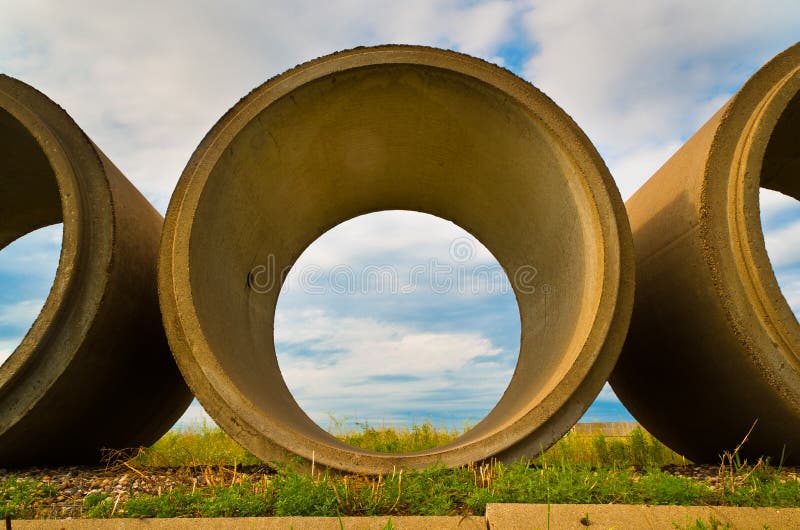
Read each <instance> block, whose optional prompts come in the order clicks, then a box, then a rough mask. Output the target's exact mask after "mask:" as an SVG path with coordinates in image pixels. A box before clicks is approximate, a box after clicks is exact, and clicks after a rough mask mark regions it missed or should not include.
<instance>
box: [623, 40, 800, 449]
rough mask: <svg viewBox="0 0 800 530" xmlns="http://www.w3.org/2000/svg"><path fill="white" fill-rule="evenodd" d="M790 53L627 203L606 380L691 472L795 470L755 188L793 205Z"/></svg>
mask: <svg viewBox="0 0 800 530" xmlns="http://www.w3.org/2000/svg"><path fill="white" fill-rule="evenodd" d="M798 138H800V44H798V45H795V46H793V47H792V48H790V49H788V50H787V51H785V52H783V53H782V54H780V55H778V56H777V57H775V58H774V59H773V60H772V61H770V62H769V63H768V64H767V65H766V66H764V67H763V68H762V69H761V70H759V71H758V72H757V73H756V74H755V75H754V76H753V77H752V78H751V79H750V80H749V81H748V82H747V83H746V84H745V85H744V87H742V89H741V90H740V91H739V92H738V93H737V94H736V95H735V96H734V97H733V98H732V99H731V100H730V101H729V102H728V103H727V104H726V105H725V106H724V107H723V108H722V109H721V110H720V111H719V112H717V114H716V115H715V116H714V117H712V118H711V120H709V121H708V123H706V124H705V125H704V126H703V127H702V128H701V129H700V130H699V131H698V132H697V133H696V134H695V135H694V136H693V137H692V138H691V139H690V140H689V141H688V142H686V145H684V146H683V147H682V148H681V149H680V150H679V151H678V152H677V153H676V154H675V155H674V156H673V157H672V158H671V159H670V160H669V161H668V162H667V163H666V164H665V165H664V166H663V167H662V168H661V169H660V170H658V172H656V174H655V175H653V177H652V178H651V179H650V180H649V181H648V182H647V183H646V184H645V185H644V186H642V188H641V189H640V190H639V191H638V192H637V193H636V194H635V195H634V196H633V197H631V199H630V200H629V201H628V202H627V209H628V214H629V216H630V221H631V227H632V229H633V234H634V245H635V248H636V276H637V278H636V280H637V292H636V303H635V310H634V316H633V320H632V322H631V329H630V334H629V336H628V340H627V342H626V344H625V348H624V350H623V353H622V355H621V357H620V361H619V364H618V365H617V368H616V370H615V371H614V374H613V376H612V378H611V384H612V385H613V388H614V390H615V391H616V393H617V395H618V396H619V397H620V399H621V400H622V402H623V403H624V404H625V406H626V407H628V409H629V410H630V411H631V413H633V415H634V416H635V417H636V419H637V420H639V421H640V422H641V423H642V425H644V426H645V427H646V428H647V429H648V430H649V431H650V432H652V433H653V434H654V435H655V436H657V437H658V438H659V439H660V440H662V441H663V442H664V443H666V444H667V445H668V446H670V447H671V448H672V449H674V450H676V451H677V452H679V453H682V454H684V455H686V456H687V457H689V458H690V459H692V460H694V461H696V462H715V461H719V457H720V455H721V454H722V453H723V452H724V451H732V450H734V449H735V448H736V446H737V445H738V444H739V442H741V441H742V440H743V439H744V438H745V435H746V434H747V433H748V431H749V430H750V428H751V427H752V426H753V425H754V424H755V427H754V428H753V432H752V433H751V434H750V436H749V439H748V441H747V443H746V444H745V445H744V446H743V447H742V451H741V454H742V456H746V457H748V458H750V459H751V461H753V459H755V458H757V457H758V456H762V455H768V456H771V457H772V458H773V462H775V463H777V462H778V460H780V459H781V458H782V457H783V458H784V459H785V461H788V462H800V325H798V322H797V319H796V318H795V316H794V315H793V314H792V311H791V309H790V308H789V305H788V304H787V302H786V300H785V299H784V297H783V295H782V294H781V291H780V289H779V288H778V283H777V281H776V280H775V276H774V274H773V272H772V268H771V266H770V261H769V258H768V256H767V252H766V250H765V247H764V235H763V233H762V231H761V220H760V216H759V187H764V188H770V189H773V190H777V191H780V192H782V193H785V194H787V195H791V196H793V197H795V198H800V179H798V176H799V175H800V142H798Z"/></svg>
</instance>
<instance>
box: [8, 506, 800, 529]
mask: <svg viewBox="0 0 800 530" xmlns="http://www.w3.org/2000/svg"><path fill="white" fill-rule="evenodd" d="M698 521H700V522H702V523H703V524H704V525H707V527H709V528H713V522H714V521H716V522H717V524H719V525H722V527H724V528H730V529H751V528H752V529H756V528H758V529H761V528H769V529H771V530H783V529H785V530H790V529H796V528H800V508H738V507H731V506H640V505H627V504H552V505H549V506H548V505H546V504H489V505H488V506H487V507H486V517H477V516H474V517H466V516H465V517H459V516H453V517H414V516H410V517H342V518H338V517H252V518H197V519H50V520H20V521H12V522H11V529H12V530H32V529H37V530H39V529H40V530H127V529H134V530H137V529H143V530H161V529H170V530H171V529H176V530H182V529H203V528H214V529H215V530H217V529H218V530H234V529H236V530H238V529H245V530H248V529H249V530H278V529H280V530H284V529H292V530H310V529H320V530H342V529H344V530H362V529H363V530H381V529H384V528H394V529H397V530H417V529H443V530H447V529H453V530H456V529H457V530H483V529H486V528H488V529H490V530H517V529H519V530H523V529H524V530H533V529H537V528H541V529H544V528H547V529H550V530H563V529H585V528H587V527H588V528H591V529H594V530H599V529H614V530H640V529H661V528H670V529H675V528H693V527H694V526H693V525H695V524H696V523H697V522H698ZM390 523H391V526H389V524H390ZM587 523H588V524H587ZM724 525H728V526H724Z"/></svg>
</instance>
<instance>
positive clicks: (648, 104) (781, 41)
mask: <svg viewBox="0 0 800 530" xmlns="http://www.w3.org/2000/svg"><path fill="white" fill-rule="evenodd" d="M533 5H534V8H533V9H532V10H531V11H530V12H529V13H528V14H527V15H526V20H525V25H526V28H527V29H528V31H529V36H530V38H531V39H533V40H535V41H536V42H537V43H538V44H539V53H537V54H536V55H534V56H533V57H532V58H531V59H530V60H529V61H528V62H527V64H526V67H525V74H526V76H527V77H528V78H529V79H530V80H531V81H533V82H534V84H536V85H537V86H538V87H539V88H541V89H542V90H544V91H545V92H546V93H547V94H548V95H549V96H550V97H552V98H553V99H554V100H555V101H556V102H558V104H559V105H561V106H562V107H563V108H564V109H565V110H567V112H569V113H570V114H571V115H572V116H573V117H574V118H575V119H576V121H577V122H578V124H580V125H581V127H582V128H583V129H584V130H585V131H586V132H587V134H588V135H589V137H590V138H592V140H593V141H594V142H595V143H596V144H597V145H598V147H599V148H600V150H601V152H603V153H604V154H605V156H606V157H607V160H609V159H610V161H611V162H612V163H613V162H614V160H613V159H614V158H615V157H617V156H620V155H623V154H625V153H627V152H630V151H631V150H632V149H634V148H636V147H638V146H648V145H650V146H658V145H665V146H666V145H669V144H672V143H674V142H676V141H682V140H684V139H685V138H686V136H687V135H689V134H691V133H692V132H694V130H696V129H697V127H698V126H699V125H701V124H702V123H703V122H705V121H706V120H707V119H708V118H709V117H710V116H711V115H712V114H713V113H714V112H715V111H716V110H717V109H718V108H719V106H720V105H721V104H722V103H723V102H724V101H725V99H727V97H728V96H729V95H730V93H731V92H732V91H734V90H736V89H738V88H739V86H740V85H741V83H743V82H744V81H745V80H746V79H747V77H748V76H749V75H750V74H751V73H752V72H753V71H754V69H755V68H757V67H758V66H760V65H761V64H762V63H763V62H764V61H766V60H767V59H769V58H770V57H771V56H772V55H774V54H775V53H777V52H779V51H781V50H782V49H784V48H785V47H787V46H789V45H790V44H793V43H794V41H795V40H796V38H797V27H798V26H799V25H800V3H797V2H794V1H791V0H774V1H764V2H754V1H730V2H696V1H694V0H677V1H676V0H657V1H649V2H629V1H626V0H609V1H605V2H584V1H581V0H561V1H558V2H553V1H537V0H534V3H533Z"/></svg>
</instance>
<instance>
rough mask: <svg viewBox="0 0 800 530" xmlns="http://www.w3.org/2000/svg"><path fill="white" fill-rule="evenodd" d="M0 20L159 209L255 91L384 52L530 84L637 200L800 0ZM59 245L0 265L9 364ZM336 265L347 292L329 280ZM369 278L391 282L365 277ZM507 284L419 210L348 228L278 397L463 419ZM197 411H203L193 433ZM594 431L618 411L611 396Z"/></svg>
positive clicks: (798, 276) (478, 392)
mask: <svg viewBox="0 0 800 530" xmlns="http://www.w3.org/2000/svg"><path fill="white" fill-rule="evenodd" d="M0 13H2V17H1V18H0V71H2V72H4V73H7V74H9V75H12V76H14V77H17V78H19V79H22V80H23V81H26V82H27V83H30V84H32V85H34V86H36V87H37V88H38V89H40V90H42V91H43V92H45V93H46V94H47V95H48V96H50V97H51V98H52V99H54V100H55V101H56V102H58V103H59V104H60V105H62V106H63V107H64V108H65V109H66V110H67V111H68V112H69V113H70V114H71V115H72V116H73V118H74V119H75V120H76V121H77V123H78V124H79V125H80V126H81V127H82V128H83V129H84V130H85V131H86V132H87V133H88V134H89V136H90V137H91V138H92V139H93V140H94V142H95V143H97V144H98V145H99V146H100V147H101V148H102V149H103V150H104V151H105V153H106V154H107V155H108V156H109V157H110V158H111V159H112V160H113V161H114V162H115V163H116V164H117V166H119V167H120V168H121V169H122V171H123V173H125V174H126V175H127V176H128V178H129V179H130V180H131V181H132V182H133V183H134V184H135V185H136V186H137V187H138V188H139V189H140V190H141V191H142V192H143V193H144V194H145V195H146V196H147V197H148V199H149V200H150V201H151V202H152V203H153V204H154V205H155V206H156V208H158V209H159V210H160V211H161V212H162V213H163V212H164V211H165V209H166V206H167V203H168V201H169V197H170V195H171V193H172V190H173V188H174V186H175V183H176V181H177V179H178V176H179V175H180V173H181V170H182V169H183V166H184V165H185V163H186V161H187V160H188V158H189V156H190V155H191V153H192V151H193V149H194V148H195V147H196V146H197V144H198V143H199V141H200V139H201V138H202V137H203V135H205V133H206V132H207V131H208V129H209V128H210V127H211V126H212V125H213V124H214V122H216V120H217V119H219V117H220V116H221V115H222V114H223V113H224V112H225V111H226V110H227V109H228V108H229V107H230V106H231V105H233V104H234V103H235V102H236V101H237V100H238V99H239V98H240V97H242V96H243V95H244V94H246V93H247V92H248V91H250V90H251V89H252V88H253V87H255V86H257V85H259V84H261V83H262V82H263V81H265V80H266V79H268V78H270V77H272V76H273V75H275V74H278V73H280V72H281V71H283V70H285V69H287V68H290V67H292V66H294V65H296V64H298V63H302V62H304V61H307V60H309V59H312V58H315V57H318V56H320V55H325V54H328V53H331V52H334V51H337V50H341V49H346V48H351V47H354V46H360V45H374V44H383V43H407V44H426V45H433V46H439V47H444V48H451V49H454V50H458V51H462V52H466V53H469V54H472V55H475V56H478V57H481V58H484V59H486V60H489V61H492V62H495V63H497V64H500V65H503V66H505V67H506V68H509V69H510V70H512V71H513V72H515V73H516V74H517V75H519V76H521V77H523V78H525V79H527V80H529V81H531V82H532V83H534V84H535V85H536V86H538V87H539V88H540V89H542V90H543V91H544V92H546V93H547V94H548V95H549V96H550V97H551V98H553V99H554V100H555V101H556V102H557V103H558V104H559V105H560V106H562V107H563V108H564V109H565V110H566V111H567V112H568V113H569V114H571V115H572V117H573V118H575V120H576V121H577V122H578V124H579V125H580V126H581V127H583V129H584V130H585V131H586V133H587V134H588V135H589V137H590V138H591V140H592V141H593V142H594V144H595V145H596V146H597V148H598V149H599V151H600V153H601V154H602V155H603V157H604V158H605V160H606V162H607V163H608V165H609V167H610V168H611V171H612V174H613V175H614V177H615V180H616V182H617V185H618V186H619V188H620V191H621V193H622V195H623V198H627V197H629V196H630V195H631V194H632V193H633V192H634V191H635V190H636V189H637V188H638V187H639V186H640V185H641V184H642V183H643V182H644V181H645V180H646V179H647V178H648V177H649V176H650V175H651V174H652V173H653V171H654V170H655V169H657V168H658V167H659V166H660V165H661V164H662V163H663V162H664V161H665V160H666V159H667V158H668V157H669V156H670V155H671V154H672V153H673V152H674V151H675V150H676V149H677V148H678V147H679V146H680V145H681V144H682V143H683V142H684V141H685V140H686V139H687V138H688V137H689V136H690V135H691V134H692V133H693V132H694V131H695V130H696V129H697V127H698V126H699V125H701V124H702V123H703V122H705V121H706V120H707V119H708V118H709V117H710V116H711V115H712V114H713V112H714V111H715V110H717V109H718V108H719V107H720V106H721V105H722V104H723V103H724V102H725V101H726V100H727V99H728V98H729V97H730V96H731V95H732V94H733V93H734V92H735V91H736V90H737V89H738V88H739V87H740V86H741V84H742V83H743V82H744V81H745V80H746V79H747V78H748V77H749V76H750V75H751V74H752V73H753V72H754V71H755V70H756V69H757V68H758V67H759V66H760V65H761V64H763V63H764V62H765V61H767V60H768V59H769V58H770V57H772V56H773V55H775V54H776V53H778V52H780V51H781V50H783V49H784V48H786V47H787V46H789V45H791V44H793V43H794V42H795V41H796V40H797V39H798V35H799V33H798V31H797V28H800V2H797V1H796V0H785V1H780V0H766V1H765V0H761V1H736V0H728V1H716V2H715V1H702V0H693V1H683V0H680V1H669V0H651V1H648V2H630V1H625V0H604V1H596V2H593V1H589V0H586V1H579V0H573V1H570V0H557V1H556V0H525V1H522V0H520V1H514V0H508V1H505V0H495V1H487V2H478V1H456V0H442V1H432V0H407V1H405V2H396V1H392V2H389V1H386V2H383V1H374V2H356V1H354V0H350V1H336V0H329V1H327V2H316V1H310V0H308V1H301V0H295V1H292V2H270V1H259V2H256V1H253V2H244V1H240V2H224V3H223V2H205V1H182V2H178V1H167V0H161V1H158V2H148V1H144V2H114V1H103V2H81V1H75V2H58V1H51V2H42V1H35V0H26V1H12V0H0ZM762 204H763V206H764V208H763V210H764V211H763V213H762V218H763V220H764V223H765V227H766V234H767V245H768V250H769V251H770V256H771V258H772V260H773V266H774V267H775V269H776V273H777V275H778V277H779V280H780V281H781V284H782V286H783V288H784V293H785V295H786V297H787V299H788V300H789V301H790V304H792V306H793V307H794V308H795V309H796V310H797V309H800V252H799V251H798V249H800V245H799V243H800V207H797V206H796V205H795V202H794V201H792V200H787V199H786V198H784V197H782V196H779V195H777V194H769V195H764V196H763V199H762ZM0 215H2V213H1V212H0ZM59 248H60V229H59V228H58V227H53V228H48V229H43V230H40V231H38V232H36V233H34V234H31V235H30V236H28V237H26V238H24V239H21V240H19V241H17V242H15V243H14V244H12V245H11V246H9V247H7V248H6V249H5V250H3V251H2V252H0V361H2V360H3V359H4V358H5V357H6V356H7V355H9V354H10V353H11V352H12V351H13V349H14V347H15V346H16V344H17V343H18V341H19V340H20V338H21V337H22V336H23V335H24V334H25V332H26V331H27V329H28V326H29V325H30V323H31V322H32V321H33V319H34V318H35V316H36V314H37V313H38V310H39V308H40V306H41V304H42V301H43V300H44V298H45V297H46V295H47V292H48V290H49V287H50V283H51V281H52V277H53V274H54V271H55V265H56V263H57V259H58V252H59ZM432 260H433V261H432ZM434 262H435V263H437V264H443V265H444V266H447V267H449V268H450V270H452V271H456V273H458V274H461V273H463V275H462V276H463V277H464V278H472V280H465V281H463V282H460V288H452V289H448V290H447V292H442V290H441V289H438V288H437V286H436V285H435V284H432V282H431V281H429V280H430V278H429V277H428V276H426V275H425V274H423V275H422V276H419V277H417V276H412V275H411V271H413V270H416V269H415V267H418V266H420V265H426V264H431V263H434ZM343 267H346V269H343ZM387 268H389V269H387ZM343 270H348V271H350V272H351V273H352V274H350V276H349V277H352V278H355V279H356V281H355V282H354V283H353V284H352V285H350V287H351V288H350V289H339V288H337V287H336V286H337V283H336V280H337V278H339V279H341V275H340V274H339V273H340V272H342V271H343ZM377 270H381V271H384V272H385V271H386V270H391V271H394V272H393V274H394V275H395V276H394V278H395V279H396V281H394V280H393V281H392V282H390V284H389V285H387V284H386V282H385V281H374V280H375V278H376V277H377V275H376V276H370V274H371V273H365V271H373V272H375V271H377ZM423 270H428V271H430V270H431V269H430V268H428V269H425V268H424V267H423ZM498 272H499V268H498V266H497V264H496V262H495V261H494V258H493V257H492V256H491V254H490V253H489V252H488V251H487V250H486V249H485V248H483V247H482V246H481V245H480V244H479V243H478V242H476V241H475V240H474V239H473V238H471V236H470V235H469V234H467V233H465V232H463V231H462V230H461V229H459V228H458V227H456V226H454V225H452V224H449V223H446V222H444V221H442V220H439V219H436V218H433V217H431V216H425V215H422V214H411V213H407V212H383V213H379V214H373V215H370V216H365V217H361V218H357V219H354V220H351V221H348V222H347V223H345V224H343V225H340V226H339V227H337V228H335V229H334V230H332V231H331V232H329V233H328V234H326V235H324V236H323V237H322V238H321V239H320V240H318V241H317V242H316V243H314V244H313V245H312V246H311V247H310V248H309V249H308V250H307V251H306V252H305V253H304V255H303V256H302V258H301V260H300V262H299V263H298V264H297V265H296V267H295V268H294V269H293V271H292V273H291V277H290V278H289V280H288V282H287V288H286V289H285V291H284V292H283V293H282V294H281V298H280V301H279V308H278V315H277V319H276V346H277V349H278V354H279V362H280V364H281V367H282V369H283V371H284V374H285V376H286V379H287V382H288V384H289V387H290V388H291V389H292V391H293V393H294V394H295V396H296V397H297V399H298V401H299V402H300V404H301V405H302V406H303V407H304V409H305V410H306V411H307V412H308V413H309V414H310V415H311V416H312V418H314V419H315V420H316V421H318V422H319V423H321V424H322V425H323V426H327V424H328V422H329V418H330V417H331V416H333V417H335V418H337V419H339V420H346V422H347V423H349V424H352V423H354V422H360V421H365V420H366V421H369V422H372V423H380V422H385V423H397V424H403V423H408V422H419V421H426V420H433V421H434V422H437V423H443V424H447V425H449V426H454V427H460V426H461V425H463V424H464V423H465V422H466V423H474V422H475V421H477V420H479V419H480V418H481V417H482V416H483V415H485V414H486V412H487V411H488V410H489V409H490V408H491V407H492V406H493V405H494V403H496V401H497V400H498V398H499V397H500V395H501V394H502V392H503V390H504V388H505V385H506V384H507V382H508V380H509V378H510V374H511V372H512V371H513V367H514V362H515V360H516V356H517V350H518V347H519V317H518V314H517V308H516V303H515V301H514V297H513V294H512V293H511V292H510V291H509V289H508V285H507V280H506V279H505V278H504V277H503V276H502V274H498ZM455 277H459V276H457V275H456V276H454V278H455ZM412 278H413V279H414V281H412ZM384 280H385V277H384ZM456 283H459V282H456ZM394 287H396V289H394V290H393V288H394ZM403 287H405V288H403ZM457 287H458V286H457ZM454 395H458V396H461V398H460V399H458V400H454V399H453V396H454ZM464 396H467V397H464ZM202 417H203V412H202V409H201V408H200V407H199V405H198V404H197V403H195V404H193V405H192V407H191V408H190V411H189V413H188V415H187V416H186V417H185V418H184V422H185V421H191V420H196V419H198V418H202ZM585 418H586V419H587V420H602V421H614V420H629V419H630V416H629V415H628V413H627V412H626V411H625V410H624V408H622V407H621V405H620V404H619V403H618V401H617V400H616V398H615V397H614V395H613V393H612V392H611V391H610V390H609V389H608V388H606V389H604V390H603V392H602V393H601V395H600V397H599V398H598V400H597V401H596V402H595V404H594V405H593V406H592V408H591V409H590V410H589V412H588V413H587V415H586V417H585Z"/></svg>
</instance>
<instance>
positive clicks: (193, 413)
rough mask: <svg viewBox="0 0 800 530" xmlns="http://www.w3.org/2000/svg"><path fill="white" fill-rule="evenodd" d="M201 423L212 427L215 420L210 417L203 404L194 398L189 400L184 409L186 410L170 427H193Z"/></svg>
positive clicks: (199, 425) (200, 425)
mask: <svg viewBox="0 0 800 530" xmlns="http://www.w3.org/2000/svg"><path fill="white" fill-rule="evenodd" d="M203 425H206V426H208V427H213V426H214V425H216V422H215V421H214V420H213V419H211V416H209V415H208V412H206V411H205V409H204V408H203V406H202V405H200V403H199V402H198V401H197V400H196V399H195V400H193V401H192V402H191V404H190V405H189V408H187V409H186V412H184V413H183V416H181V417H180V419H178V421H176V422H175V425H174V426H173V427H172V428H173V429H178V430H180V429H193V428H198V427H202V426H203Z"/></svg>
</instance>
